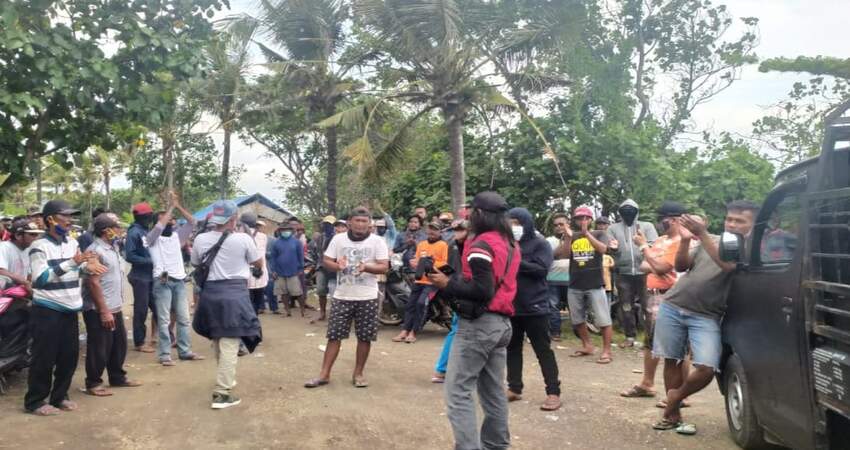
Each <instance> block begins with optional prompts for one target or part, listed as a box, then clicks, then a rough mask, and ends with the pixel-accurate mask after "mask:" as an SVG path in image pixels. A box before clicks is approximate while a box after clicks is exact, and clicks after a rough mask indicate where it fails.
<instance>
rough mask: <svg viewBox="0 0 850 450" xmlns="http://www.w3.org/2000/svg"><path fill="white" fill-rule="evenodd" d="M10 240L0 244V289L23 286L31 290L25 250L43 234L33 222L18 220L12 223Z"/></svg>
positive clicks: (28, 265)
mask: <svg viewBox="0 0 850 450" xmlns="http://www.w3.org/2000/svg"><path fill="white" fill-rule="evenodd" d="M11 233H12V239H11V240H9V241H3V242H0V289H6V288H9V287H11V286H24V287H25V288H26V289H27V291H31V290H32V283H31V282H30V280H29V275H30V264H29V259H27V252H26V250H27V249H28V248H29V247H30V245H32V243H33V242H35V240H36V239H38V238H39V237H41V236H42V235H43V234H44V230H40V229H38V227H37V226H36V224H35V223H34V222H31V221H29V220H28V219H18V220H15V221H13V222H12V230H11Z"/></svg>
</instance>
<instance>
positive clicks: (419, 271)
mask: <svg viewBox="0 0 850 450" xmlns="http://www.w3.org/2000/svg"><path fill="white" fill-rule="evenodd" d="M433 271H434V258H432V257H430V256H423V257H421V258H419V262H417V263H416V279H417V280H418V279H420V278H422V277H423V276H424V275H425V274H428V273H431V272H433Z"/></svg>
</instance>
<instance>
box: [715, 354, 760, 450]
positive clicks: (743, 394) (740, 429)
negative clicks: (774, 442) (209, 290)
mask: <svg viewBox="0 0 850 450" xmlns="http://www.w3.org/2000/svg"><path fill="white" fill-rule="evenodd" d="M723 380H724V385H725V387H726V421H727V422H728V423H729V431H731V432H732V439H733V440H734V441H735V443H736V444H738V445H739V446H740V447H741V448H744V449H760V448H765V447H766V446H767V445H766V444H765V441H764V430H762V428H761V426H760V425H759V422H758V418H757V417H756V411H755V407H754V405H753V402H752V394H751V393H750V385H749V383H748V382H747V376H746V374H745V373H744V366H743V365H742V364H741V360H740V359H739V358H738V355H732V356H731V357H730V358H729V361H728V362H727V363H726V374H725V376H724V378H723Z"/></svg>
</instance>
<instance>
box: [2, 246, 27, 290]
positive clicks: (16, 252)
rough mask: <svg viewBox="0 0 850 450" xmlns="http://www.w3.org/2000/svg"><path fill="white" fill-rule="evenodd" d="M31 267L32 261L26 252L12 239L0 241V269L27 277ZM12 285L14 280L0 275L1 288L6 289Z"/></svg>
mask: <svg viewBox="0 0 850 450" xmlns="http://www.w3.org/2000/svg"><path fill="white" fill-rule="evenodd" d="M29 268H30V263H29V258H27V255H26V252H24V251H23V250H21V249H19V248H18V246H17V245H15V244H14V243H12V242H11V241H3V242H0V269H5V270H8V271H9V272H12V273H14V274H15V275H18V276H21V277H24V278H26V276H27V275H29ZM11 286H12V280H11V279H10V278H9V277H4V276H0V288H2V289H5V288H7V287H11Z"/></svg>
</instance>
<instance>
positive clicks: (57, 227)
mask: <svg viewBox="0 0 850 450" xmlns="http://www.w3.org/2000/svg"><path fill="white" fill-rule="evenodd" d="M53 229H54V230H56V234H58V235H59V236H62V237H65V236H67V235H68V229H67V228H65V227H62V226H61V225H58V224H57V225H54V226H53Z"/></svg>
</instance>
